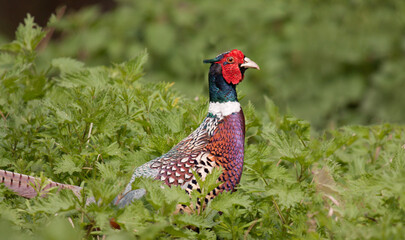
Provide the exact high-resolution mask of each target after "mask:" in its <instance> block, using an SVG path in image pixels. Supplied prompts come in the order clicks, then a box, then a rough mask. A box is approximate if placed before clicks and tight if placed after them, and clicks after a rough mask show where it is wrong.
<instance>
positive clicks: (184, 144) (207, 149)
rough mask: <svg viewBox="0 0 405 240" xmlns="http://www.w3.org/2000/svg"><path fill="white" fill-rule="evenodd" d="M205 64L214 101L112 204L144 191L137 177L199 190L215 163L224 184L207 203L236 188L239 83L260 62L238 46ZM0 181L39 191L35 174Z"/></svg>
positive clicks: (2, 176) (240, 142)
mask: <svg viewBox="0 0 405 240" xmlns="http://www.w3.org/2000/svg"><path fill="white" fill-rule="evenodd" d="M204 63H211V67H210V70H209V75H208V82H209V99H210V103H209V108H208V114H207V116H206V118H205V119H204V120H203V122H202V123H201V125H200V126H199V127H198V128H197V129H196V130H195V131H194V132H192V133H191V134H190V135H189V136H188V137H186V138H185V139H184V140H182V141H181V142H180V143H178V144H177V145H176V146H174V147H173V148H172V149H171V150H170V151H169V152H167V153H166V154H164V155H162V156H161V157H158V158H156V159H154V160H152V161H149V162H147V163H145V164H143V165H142V166H140V167H138V168H136V169H135V171H134V174H133V175H132V178H131V180H130V182H129V183H128V185H127V187H126V188H125V190H124V192H123V193H122V194H120V195H119V196H117V197H116V199H115V200H114V204H117V205H119V206H121V207H122V206H125V205H127V204H129V203H131V202H132V201H133V200H134V199H139V198H140V197H142V196H143V195H144V194H145V192H146V191H145V190H144V189H136V190H132V187H131V185H132V183H133V181H134V180H135V178H138V177H149V178H155V179H158V180H161V181H162V182H164V183H165V184H167V185H169V186H171V185H180V186H181V187H182V188H183V189H185V191H186V192H188V193H191V191H193V190H197V191H198V190H199V186H198V183H197V181H196V179H195V177H194V175H193V171H195V172H196V173H197V174H198V175H199V176H200V177H201V178H202V179H204V178H205V176H206V175H207V174H209V173H211V172H212V170H213V169H214V168H216V167H222V169H223V173H222V174H221V175H220V177H219V181H221V182H222V183H221V185H219V186H218V187H217V188H216V189H214V190H213V191H211V192H210V193H209V194H208V195H207V196H206V199H205V201H206V202H207V201H209V200H210V199H212V198H214V197H215V196H216V195H217V194H218V193H221V192H223V191H224V190H225V191H233V190H234V188H235V186H236V185H237V184H238V183H239V181H240V178H241V174H242V169H243V157H244V141H245V118H244V116H243V111H242V109H241V107H240V104H239V102H238V98H237V94H236V85H237V84H238V83H240V82H241V81H242V80H243V77H244V73H245V70H246V69H247V68H256V69H259V66H258V65H257V64H256V63H255V62H253V61H252V60H250V59H249V58H247V57H245V56H244V54H243V53H242V52H241V51H239V50H237V49H235V50H232V51H228V52H225V53H222V54H220V55H218V56H217V57H215V58H213V59H209V60H204ZM0 182H1V183H4V184H5V185H6V186H7V187H8V188H10V189H12V190H13V191H15V192H16V193H17V194H19V195H21V196H24V197H27V198H31V197H34V196H36V194H37V192H36V191H35V189H34V188H33V187H32V184H29V183H34V182H35V178H34V177H30V176H27V175H22V174H18V173H12V172H8V171H4V170H0ZM34 184H35V183H34ZM55 186H57V187H60V188H68V189H72V190H73V191H74V192H75V193H76V195H78V194H80V187H77V186H72V185H66V184H60V183H56V182H51V183H49V184H48V186H47V188H49V187H55ZM180 210H181V209H180Z"/></svg>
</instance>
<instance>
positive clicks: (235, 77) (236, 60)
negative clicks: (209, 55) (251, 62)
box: [217, 49, 245, 85]
mask: <svg viewBox="0 0 405 240" xmlns="http://www.w3.org/2000/svg"><path fill="white" fill-rule="evenodd" d="M244 57H245V56H244V55H243V53H242V52H241V51H239V50H237V49H234V50H232V51H230V52H229V53H227V54H225V55H224V57H223V58H222V59H221V60H220V61H218V62H217V63H218V64H221V66H222V75H223V76H224V79H225V81H226V82H227V83H229V84H234V85H236V84H238V83H240V82H241V81H242V80H243V77H244V75H243V74H242V73H241V70H240V68H239V65H240V64H243V62H244ZM230 58H232V59H233V60H232V61H229V60H230Z"/></svg>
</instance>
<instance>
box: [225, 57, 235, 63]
mask: <svg viewBox="0 0 405 240" xmlns="http://www.w3.org/2000/svg"><path fill="white" fill-rule="evenodd" d="M226 61H227V62H228V63H234V62H235V59H234V58H233V57H228V58H227V59H226Z"/></svg>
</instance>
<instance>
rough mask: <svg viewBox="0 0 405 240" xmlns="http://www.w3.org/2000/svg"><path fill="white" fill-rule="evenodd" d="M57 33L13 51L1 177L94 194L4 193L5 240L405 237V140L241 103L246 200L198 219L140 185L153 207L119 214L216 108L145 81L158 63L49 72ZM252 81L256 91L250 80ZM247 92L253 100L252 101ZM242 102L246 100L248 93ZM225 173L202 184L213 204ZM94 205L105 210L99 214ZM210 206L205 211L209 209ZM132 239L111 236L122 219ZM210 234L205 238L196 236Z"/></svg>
mask: <svg viewBox="0 0 405 240" xmlns="http://www.w3.org/2000/svg"><path fill="white" fill-rule="evenodd" d="M45 36H46V32H45V31H43V30H42V29H41V28H40V27H38V26H37V25H36V24H35V23H34V21H33V18H32V17H30V16H28V17H27V18H26V19H25V22H24V24H21V25H20V27H19V28H18V30H17V33H16V40H15V41H13V42H11V43H9V44H6V45H3V46H1V47H0V77H1V78H0V167H1V168H2V169H5V170H10V171H16V172H19V173H24V174H30V175H36V176H40V175H41V174H42V176H45V177H47V178H51V179H52V180H53V181H57V182H62V183H69V184H75V185H81V186H83V187H84V190H83V198H81V199H79V198H77V197H75V195H74V194H73V193H72V192H70V191H60V192H59V193H56V192H53V193H51V194H50V196H49V197H47V198H41V197H37V198H34V199H31V200H27V199H23V198H21V197H18V196H15V195H14V194H13V193H11V192H10V191H8V190H7V189H5V188H4V187H0V232H1V233H2V238H4V239H56V238H57V239H93V238H94V239H100V238H102V237H103V236H104V235H106V236H108V239H128V238H131V237H138V238H140V239H156V238H167V239H169V238H191V239H216V238H220V239H400V238H402V237H403V236H405V226H404V225H405V184H404V183H405V149H404V148H405V135H404V134H405V127H404V126H399V125H391V124H383V125H376V126H346V127H342V128H339V129H336V130H326V131H324V132H314V131H313V130H311V126H310V124H309V123H308V122H306V121H304V120H302V119H298V118H296V117H294V116H290V115H285V116H284V115H281V114H280V113H279V111H278V108H277V107H276V106H275V104H274V103H273V102H272V101H271V100H270V99H267V98H266V99H265V100H264V102H265V111H263V112H257V111H256V110H255V108H254V106H253V105H252V104H251V103H249V102H248V101H246V99H245V98H243V99H242V105H243V108H244V111H245V116H246V125H247V134H246V135H247V137H246V151H245V166H244V172H243V176H242V181H241V183H240V185H239V187H238V191H237V192H234V193H224V194H221V195H220V196H218V197H217V198H215V199H214V200H213V201H211V202H210V203H209V204H208V206H207V208H206V209H205V210H204V211H201V212H195V213H192V214H177V215H174V214H173V212H174V210H175V207H176V205H177V204H178V203H182V204H189V201H190V199H189V197H188V196H187V195H186V194H185V193H184V191H183V190H181V189H179V188H175V187H173V188H168V187H163V188H162V187H161V184H160V183H159V182H155V181H151V180H147V179H144V180H139V181H137V182H136V183H135V184H136V185H139V186H143V187H145V188H146V189H147V194H146V197H145V198H144V199H142V200H139V201H136V202H134V203H133V204H132V205H130V206H128V207H126V208H123V209H118V208H117V207H115V206H112V204H111V201H112V200H113V199H114V197H115V196H116V195H117V194H118V193H119V192H120V191H122V189H123V188H124V186H125V184H126V182H127V181H128V179H129V177H130V176H131V174H132V171H133V169H134V168H135V167H137V166H140V165H141V164H143V163H145V162H146V161H149V160H151V159H153V158H155V157H157V156H160V155H161V154H163V153H165V152H167V151H168V150H169V149H170V148H171V147H172V146H173V145H174V144H176V143H177V142H179V141H180V140H181V139H183V138H184V137H186V136H187V135H188V134H189V133H190V132H191V131H192V130H193V129H195V128H196V127H197V126H198V125H199V123H200V122H201V121H202V119H203V118H204V116H205V114H206V111H207V98H206V97H201V98H199V99H195V100H190V99H188V98H185V97H183V96H181V95H180V94H179V93H178V92H175V91H174V90H173V89H172V85H173V84H172V83H150V82H148V79H147V77H146V78H143V74H144V73H143V68H142V67H143V64H144V63H145V61H146V60H147V54H146V52H142V51H141V52H139V54H138V56H136V57H134V58H133V59H131V60H128V61H127V62H123V63H116V64H113V65H112V66H96V67H88V66H86V65H85V64H84V63H82V62H80V61H78V60H75V59H72V58H54V59H50V60H49V61H48V62H46V63H44V62H43V63H42V64H41V66H39V65H38V64H37V54H38V53H37V51H36V48H37V46H38V44H39V43H40V42H41V40H42V39H44V37H45ZM246 81H248V79H247V80H246ZM243 84H244V83H242V84H241V86H239V87H240V89H242V88H243ZM242 92H243V91H242ZM215 174H218V173H214V174H213V175H210V176H209V178H208V179H207V180H206V181H205V182H204V183H202V184H203V189H206V190H207V191H209V189H211V188H212V187H215V185H216V183H215V181H214V180H215V179H216V175H215ZM86 196H94V197H95V198H96V199H97V204H90V205H86V201H85V198H86ZM200 197H201V196H199V195H198V194H197V193H196V195H195V196H193V199H192V201H195V200H196V199H197V198H200ZM112 218H113V219H114V220H115V221H116V222H117V223H119V224H120V226H121V230H114V229H112V228H111V227H110V223H109V221H110V219H112ZM196 229H198V231H196Z"/></svg>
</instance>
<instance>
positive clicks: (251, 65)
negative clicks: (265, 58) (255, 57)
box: [240, 57, 260, 70]
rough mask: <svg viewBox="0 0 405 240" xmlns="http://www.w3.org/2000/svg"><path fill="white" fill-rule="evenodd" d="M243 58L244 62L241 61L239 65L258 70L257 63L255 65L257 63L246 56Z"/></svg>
mask: <svg viewBox="0 0 405 240" xmlns="http://www.w3.org/2000/svg"><path fill="white" fill-rule="evenodd" d="M243 60H244V63H242V64H241V65H240V66H241V67H244V68H256V69H257V70H260V67H259V65H257V63H255V62H253V61H252V60H250V59H249V58H248V57H245V58H244V59H243Z"/></svg>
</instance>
